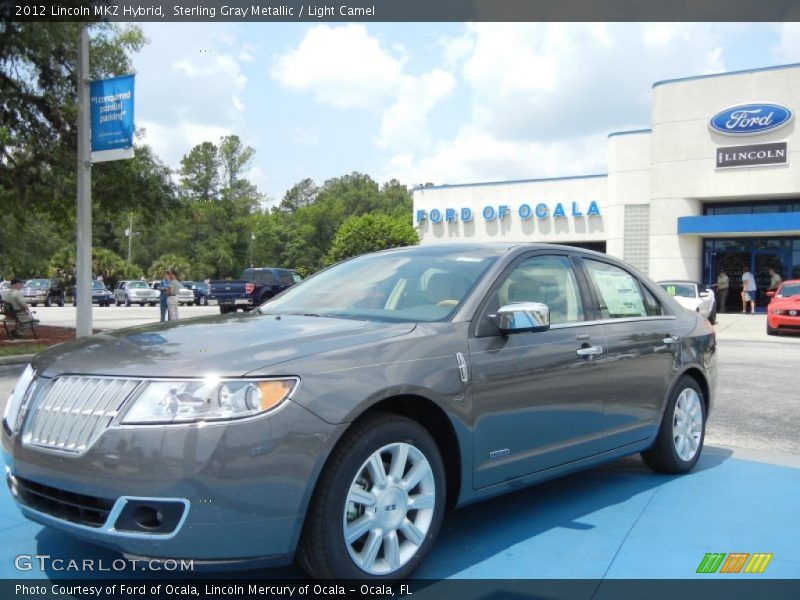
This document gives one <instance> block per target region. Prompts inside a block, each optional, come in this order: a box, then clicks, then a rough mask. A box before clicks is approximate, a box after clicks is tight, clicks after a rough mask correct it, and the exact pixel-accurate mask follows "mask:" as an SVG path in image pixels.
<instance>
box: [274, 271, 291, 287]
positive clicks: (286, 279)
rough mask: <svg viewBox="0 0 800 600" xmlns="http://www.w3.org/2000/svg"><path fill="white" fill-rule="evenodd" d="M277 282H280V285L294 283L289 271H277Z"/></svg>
mask: <svg viewBox="0 0 800 600" xmlns="http://www.w3.org/2000/svg"><path fill="white" fill-rule="evenodd" d="M278 280H279V281H280V282H281V285H292V284H293V283H294V280H293V279H292V273H291V272H290V271H278Z"/></svg>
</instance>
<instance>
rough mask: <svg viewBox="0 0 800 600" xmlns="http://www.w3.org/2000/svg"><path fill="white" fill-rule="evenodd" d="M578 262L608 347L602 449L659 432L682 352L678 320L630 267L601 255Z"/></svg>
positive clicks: (616, 446)
mask: <svg viewBox="0 0 800 600" xmlns="http://www.w3.org/2000/svg"><path fill="white" fill-rule="evenodd" d="M580 262H581V264H582V266H583V268H584V269H585V272H586V279H587V282H588V284H589V287H590V292H591V294H592V297H593V302H594V308H595V310H596V311H597V314H598V316H599V318H600V320H601V322H602V326H603V329H604V331H605V338H606V346H607V349H608V363H607V373H608V374H607V382H606V385H607V395H606V401H605V408H604V421H605V422H604V429H605V435H604V436H603V439H602V442H601V450H603V451H606V450H611V449H614V448H619V447H621V446H625V445H627V444H632V443H635V442H638V441H641V440H644V439H647V438H649V437H651V436H653V435H655V433H656V432H657V430H658V426H659V416H660V411H661V406H662V405H663V403H664V399H665V397H666V394H667V391H668V390H669V386H670V383H671V381H672V378H673V373H674V368H675V363H676V361H677V360H678V353H679V351H680V332H679V331H678V330H677V328H678V326H679V324H678V321H677V319H676V318H675V316H674V315H670V314H668V313H667V311H666V310H665V308H664V307H663V306H662V304H661V302H660V301H659V300H658V298H657V297H656V296H655V295H654V294H653V293H652V292H651V291H650V290H649V289H648V287H647V284H646V283H644V282H643V281H641V280H640V279H639V278H638V277H636V276H635V275H633V274H632V273H631V272H629V271H628V270H626V269H624V268H622V267H621V266H619V265H616V264H612V263H611V262H606V261H603V260H601V259H589V258H583V259H582V260H581V261H580Z"/></svg>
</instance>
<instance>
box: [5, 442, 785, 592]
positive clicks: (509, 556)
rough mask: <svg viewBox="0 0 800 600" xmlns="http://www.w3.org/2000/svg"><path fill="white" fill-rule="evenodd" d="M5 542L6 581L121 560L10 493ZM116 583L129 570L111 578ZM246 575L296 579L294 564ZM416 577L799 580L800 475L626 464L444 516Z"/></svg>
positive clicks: (762, 467) (757, 466)
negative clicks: (25, 564) (46, 522)
mask: <svg viewBox="0 0 800 600" xmlns="http://www.w3.org/2000/svg"><path fill="white" fill-rule="evenodd" d="M798 464H800V460H799V461H798ZM221 534H222V531H221ZM0 539H2V544H0V555H1V556H0V578H15V577H16V578H26V577H27V578H42V577H43V576H49V577H59V578H67V577H82V578H85V577H86V576H87V575H86V574H81V573H71V572H66V571H62V572H50V573H43V572H41V571H39V570H38V568H34V569H32V570H30V571H23V572H20V571H17V570H16V569H15V568H14V557H15V556H17V555H19V554H48V555H50V556H51V557H53V558H59V557H60V558H64V559H70V558H72V559H75V558H77V559H83V558H94V559H103V562H104V563H106V564H110V563H111V562H112V561H113V560H114V559H115V558H119V556H118V555H116V554H114V553H113V552H110V551H108V550H105V549H102V548H99V547H97V546H93V545H90V544H86V543H83V542H80V541H77V540H73V539H72V538H70V537H69V536H67V535H65V534H62V533H60V532H56V531H51V530H48V529H45V528H42V527H41V526H39V525H36V524H34V523H31V522H29V521H26V520H25V519H23V518H22V516H21V515H20V513H19V511H18V510H17V508H16V507H15V506H14V504H13V501H12V500H11V497H10V495H9V493H8V491H7V490H2V491H0ZM707 552H724V553H731V552H749V553H753V552H771V553H772V554H773V558H772V560H771V562H770V563H769V565H768V566H767V568H766V570H765V571H764V573H762V574H760V575H746V574H743V573H742V574H739V575H723V574H719V573H718V574H713V575H708V574H707V575H698V574H697V573H696V569H697V567H698V565H699V564H700V561H701V560H702V559H703V556H704V555H705V553H707ZM103 575H104V574H98V576H100V577H102V576H103ZM111 575H115V576H117V577H119V576H120V575H123V574H122V573H119V572H117V573H113V574H105V576H111ZM131 575H132V576H135V575H139V573H136V574H133V573H132V574H131ZM141 575H145V574H144V573H142V574H141ZM153 575H154V573H152V572H151V573H148V574H147V576H150V577H152V576H153ZM248 575H250V576H254V575H255V576H260V577H265V578H271V577H276V578H278V577H280V578H285V577H298V576H301V573H300V572H299V571H298V570H297V569H295V568H291V567H289V568H283V569H265V570H262V571H260V572H255V573H254V572H249V573H248ZM415 575H416V576H417V577H420V578H435V579H440V578H471V579H498V578H499V579H503V578H508V579H539V578H542V579H550V578H554V579H560V578H564V579H573V578H578V579H609V578H610V579H629V578H632V579H637V578H641V579H672V578H675V579H686V578H705V579H708V578H734V577H739V578H750V579H753V578H795V579H796V578H800V468H795V467H791V466H782V465H779V464H770V462H762V461H761V460H759V461H753V460H743V459H741V458H736V457H735V456H734V455H733V453H732V452H731V450H728V449H725V448H714V447H707V448H706V449H705V450H704V452H703V456H702V457H701V460H700V462H699V463H698V465H697V467H696V468H695V470H694V471H693V472H692V473H690V474H688V475H683V476H666V475H658V474H654V473H653V472H651V471H650V470H649V469H648V468H647V467H645V466H644V464H643V463H642V462H641V460H640V459H639V458H638V457H631V458H627V459H623V460H621V461H617V462H615V463H611V464H609V465H605V466H603V467H599V468H595V469H592V470H589V471H584V472H582V473H577V474H574V475H571V476H569V477H564V478H562V479H558V480H554V481H550V482H547V483H544V484H540V485H538V486H535V487H531V488H528V489H525V490H522V491H519V492H515V493H513V494H510V495H507V496H503V497H500V498H495V499H492V500H487V501H485V502H482V503H479V504H475V505H471V506H468V507H465V508H462V509H460V510H457V511H455V512H453V513H451V514H449V515H448V516H447V518H446V520H445V522H444V524H443V527H442V531H441V534H440V537H439V541H438V544H437V545H436V547H435V548H434V550H433V552H432V553H431V555H430V556H429V557H428V559H427V560H426V561H425V562H424V564H423V565H422V566H421V568H420V569H419V570H418V571H417V573H416V574H415Z"/></svg>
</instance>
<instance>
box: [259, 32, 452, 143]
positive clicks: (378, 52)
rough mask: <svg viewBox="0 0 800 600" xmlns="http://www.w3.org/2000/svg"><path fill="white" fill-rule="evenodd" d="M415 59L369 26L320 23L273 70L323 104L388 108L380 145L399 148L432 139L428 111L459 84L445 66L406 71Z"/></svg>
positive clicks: (287, 83)
mask: <svg viewBox="0 0 800 600" xmlns="http://www.w3.org/2000/svg"><path fill="white" fill-rule="evenodd" d="M409 59H410V55H409V52H408V51H407V50H406V48H405V47H404V46H402V45H399V44H393V45H392V47H391V50H387V49H386V48H384V46H383V44H382V43H381V40H380V39H379V38H377V37H374V36H370V35H369V33H368V31H367V28H366V27H365V26H363V25H355V24H352V25H346V26H340V27H331V26H328V25H318V26H315V27H312V28H311V29H309V30H308V32H307V33H306V35H305V37H304V38H303V40H302V41H301V42H300V43H299V44H298V45H297V47H296V48H294V49H291V50H288V51H287V52H286V53H284V54H283V55H281V56H279V57H277V58H276V60H275V62H274V64H273V66H272V70H271V75H272V77H273V78H274V79H276V80H277V81H278V82H279V83H280V84H281V85H283V86H284V87H286V88H288V89H291V90H295V91H299V92H308V93H311V94H313V96H314V98H315V100H316V101H317V102H319V103H320V104H324V105H327V106H332V107H334V108H339V109H367V110H372V111H375V112H382V113H383V115H382V118H381V125H380V131H379V132H378V135H377V136H376V138H375V144H376V145H377V146H378V147H379V148H382V149H389V150H390V151H392V152H399V151H403V150H409V149H414V148H418V147H420V146H423V145H427V144H429V143H430V139H429V132H428V129H429V128H428V115H429V113H430V112H431V110H433V108H434V107H435V106H436V105H437V104H438V103H439V102H440V101H441V100H442V99H444V98H446V97H447V96H448V95H449V94H450V93H451V92H452V90H453V89H454V87H455V77H454V76H453V74H452V73H450V72H448V71H446V70H444V69H434V70H431V71H430V72H427V73H423V74H420V75H414V74H410V73H408V72H406V70H405V67H406V63H407V62H408V60H409Z"/></svg>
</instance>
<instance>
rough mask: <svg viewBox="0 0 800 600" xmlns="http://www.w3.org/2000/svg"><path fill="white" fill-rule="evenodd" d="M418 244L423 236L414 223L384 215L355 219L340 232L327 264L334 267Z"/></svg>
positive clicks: (344, 224) (348, 220) (347, 222)
mask: <svg viewBox="0 0 800 600" xmlns="http://www.w3.org/2000/svg"><path fill="white" fill-rule="evenodd" d="M417 243H419V236H418V235H417V232H416V230H415V229H414V227H412V225H411V221H410V219H404V218H398V217H391V216H388V215H381V214H366V215H361V216H353V217H349V218H348V219H347V220H346V221H345V222H344V223H342V226H341V227H340V228H339V230H338V231H337V232H336V237H335V238H334V240H333V245H332V246H331V249H330V250H329V251H328V254H327V255H326V257H325V260H326V262H327V263H328V264H332V263H335V262H339V261H340V260H344V259H346V258H350V257H351V256H358V255H360V254H365V253H367V252H375V251H377V250H386V249H388V248H397V247H400V246H410V245H413V244H417Z"/></svg>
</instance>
